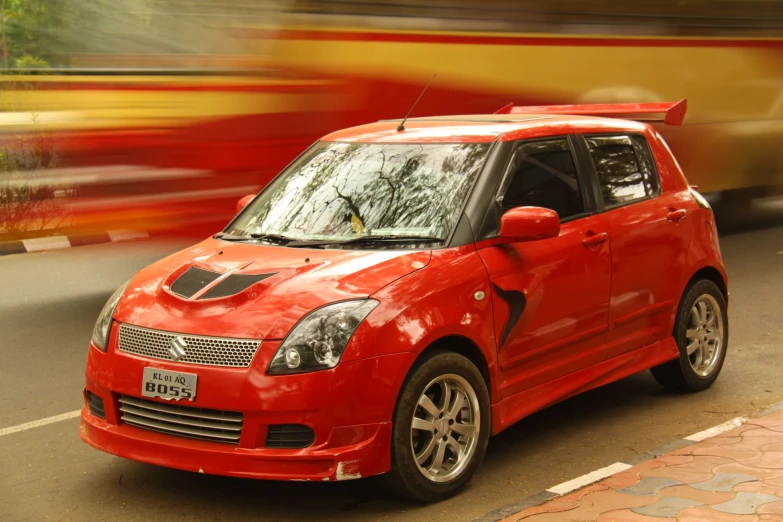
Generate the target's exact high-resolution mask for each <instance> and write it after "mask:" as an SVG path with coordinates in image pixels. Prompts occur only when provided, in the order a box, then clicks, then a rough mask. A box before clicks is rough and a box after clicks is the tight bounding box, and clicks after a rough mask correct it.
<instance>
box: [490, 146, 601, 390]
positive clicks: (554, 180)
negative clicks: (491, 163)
mask: <svg viewBox="0 0 783 522" xmlns="http://www.w3.org/2000/svg"><path fill="white" fill-rule="evenodd" d="M575 143H576V142H573V141H572V139H567V138H554V139H553V138H548V139H545V140H536V141H524V142H519V143H516V144H515V150H514V153H513V154H512V159H511V161H510V163H509V164H508V166H507V168H506V172H505V175H504V180H503V182H502V183H501V187H500V190H499V192H498V194H497V197H496V204H497V205H499V206H500V209H499V210H500V212H498V214H499V215H502V214H503V213H504V212H506V211H508V210H510V209H511V208H514V207H519V206H538V207H545V208H550V209H552V210H555V211H556V212H557V213H558V215H559V216H560V219H561V231H560V235H559V236H558V237H555V238H551V239H545V240H541V241H531V242H519V243H511V244H504V245H495V246H488V247H485V248H480V249H479V252H478V253H479V255H480V256H481V258H482V260H483V261H484V264H485V265H486V267H487V271H488V272H489V277H490V280H491V283H492V302H493V310H494V318H495V332H496V338H497V340H498V360H499V363H500V368H501V379H502V382H501V393H502V396H503V397H508V396H510V395H513V394H515V393H519V392H520V391H524V390H526V389H529V388H532V387H534V386H537V385H539V384H543V383H545V382H548V381H551V380H553V379H556V378H558V377H562V376H564V375H567V374H569V373H571V372H574V371H577V370H580V369H582V368H585V367H587V366H590V365H593V364H596V363H598V362H601V361H603V360H604V359H605V345H604V340H605V334H606V330H607V328H608V323H607V316H608V311H609V290H610V269H611V267H610V264H611V259H610V239H609V235H608V231H607V226H608V224H607V222H606V219H605V217H604V216H603V215H600V214H599V215H593V214H592V210H593V208H592V203H591V202H592V200H591V199H590V197H587V195H586V194H587V193H590V194H591V193H592V191H591V190H585V188H586V187H588V186H590V184H589V183H586V182H585V178H584V176H583V175H582V173H580V172H578V171H577V168H576V166H575V165H576V162H575V161H574V159H575V158H574V155H573V152H572V150H573V147H572V144H575ZM479 244H480V243H479Z"/></svg>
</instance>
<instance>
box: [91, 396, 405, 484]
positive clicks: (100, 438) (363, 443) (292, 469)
mask: <svg viewBox="0 0 783 522" xmlns="http://www.w3.org/2000/svg"><path fill="white" fill-rule="evenodd" d="M337 431H338V434H336V436H335V437H334V438H335V439H339V438H343V437H344V435H345V434H346V433H348V432H350V433H352V434H353V435H354V438H356V439H359V441H358V442H356V443H354V444H348V445H345V446H334V445H332V444H329V443H327V444H325V445H323V446H322V447H320V448H317V447H315V448H307V449H303V450H272V449H261V448H252V449H251V448H239V447H236V446H228V445H225V444H219V443H212V442H201V441H198V440H192V439H185V438H179V437H174V436H171V435H165V434H161V433H155V432H152V431H147V430H142V429H139V428H134V427H132V426H127V425H119V426H116V425H113V424H110V423H108V422H106V421H104V420H102V419H99V418H97V417H95V416H93V415H90V413H89V412H88V411H87V408H85V409H84V410H83V411H82V423H81V427H80V429H79V435H80V436H81V438H82V440H83V441H84V442H86V443H87V444H89V445H90V446H92V447H94V448H97V449H99V450H101V451H105V452H106V453H111V454H112V455H117V456H119V457H124V458H126V459H131V460H136V461H139V462H145V463H147V464H155V465H157V466H164V467H167V468H175V469H181V470H185V471H196V472H198V473H209V474H214V475H227V476H232V477H244V478H254V479H271V480H325V481H326V480H348V479H356V478H361V477H368V476H371V475H377V474H379V473H385V472H386V471H389V467H390V462H389V458H390V453H389V444H390V440H391V423H390V422H384V423H379V424H374V425H372V424H370V425H363V426H347V427H343V428H342V429H340V430H337ZM340 432H341V433H340ZM347 440H350V438H349V439H347Z"/></svg>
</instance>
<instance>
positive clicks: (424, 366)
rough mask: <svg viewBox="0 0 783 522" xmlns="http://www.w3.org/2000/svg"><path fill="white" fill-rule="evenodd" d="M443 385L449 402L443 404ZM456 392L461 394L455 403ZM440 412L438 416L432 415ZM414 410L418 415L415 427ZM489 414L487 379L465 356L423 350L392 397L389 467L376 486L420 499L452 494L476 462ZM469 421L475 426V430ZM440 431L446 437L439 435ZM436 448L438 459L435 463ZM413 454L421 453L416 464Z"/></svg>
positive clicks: (481, 455)
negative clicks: (439, 458)
mask: <svg viewBox="0 0 783 522" xmlns="http://www.w3.org/2000/svg"><path fill="white" fill-rule="evenodd" d="M447 387H448V388H449V392H448V397H449V402H450V405H449V406H450V408H446V407H445V406H444V399H446V392H445V389H446V388H447ZM424 396H426V397H428V398H429V399H430V401H431V403H432V404H429V403H428V402H427V401H426V400H425V399H424ZM460 396H464V399H463V400H462V401H461V405H462V406H461V408H460V409H457V408H456V407H455V405H456V403H457V401H458V400H459V397H460ZM420 401H422V402H424V403H425V405H426V406H427V408H426V409H425V408H424V407H422V406H420V405H419V402H420ZM433 408H434V409H433ZM428 410H429V411H428ZM441 413H443V418H442V419H440V418H439V417H438V416H437V415H440V414H441ZM433 414H435V415H433ZM414 416H416V418H417V419H418V420H417V421H416V423H417V425H418V426H419V428H418V429H416V430H414V429H413V424H414ZM490 416H491V409H490V400H489V393H488V391H487V385H486V382H485V381H484V378H483V377H482V376H481V372H479V370H478V368H476V366H475V365H474V364H473V363H472V362H470V360H469V359H467V358H466V357H463V356H462V355H459V354H457V353H453V352H446V351H440V350H438V351H433V352H431V353H425V354H424V355H423V356H422V357H421V358H420V359H419V360H418V361H417V362H416V364H414V366H413V368H411V371H410V372H409V374H408V376H407V378H406V379H405V383H404V384H403V386H402V389H401V391H400V395H399V397H398V398H397V406H396V408H395V410H394V417H393V419H392V421H393V422H392V424H393V428H392V441H391V471H390V472H389V473H386V474H384V475H381V476H380V477H379V481H380V483H381V486H383V487H384V489H386V491H388V492H390V493H392V494H393V495H395V496H398V497H402V498H405V499H407V500H413V501H416V502H422V503H430V502H438V501H441V500H445V499H447V498H449V497H452V496H454V495H456V494H457V493H459V492H460V490H462V489H463V488H464V487H465V486H466V485H467V483H468V482H469V481H470V479H471V478H472V477H473V474H474V473H475V472H476V470H477V469H478V467H479V466H480V465H481V461H482V459H483V458H484V454H485V453H486V450H487V443H488V442H489V435H490V430H491V425H492V423H491V419H490ZM477 417H478V419H476V418H477ZM430 421H433V422H430ZM455 425H459V426H460V429H459V431H460V432H457V431H453V430H454V426H455ZM422 426H430V427H429V428H428V429H422ZM471 426H473V427H475V426H477V427H478V433H475V429H472V428H471ZM444 431H445V433H446V435H445V436H446V437H448V439H447V440H448V442H446V441H444V439H443V438H442V437H443V436H444V435H443V434H444ZM455 445H458V447H459V450H458V451H457V450H456V447H457V446H455ZM441 447H442V448H443V449H442V450H441ZM428 450H429V452H428ZM441 451H442V453H443V456H442V462H443V465H442V466H437V462H436V459H437V458H438V456H439V453H440V452H441ZM416 455H419V457H420V459H423V460H421V461H420V462H421V464H419V463H417V461H416ZM425 457H426V458H425Z"/></svg>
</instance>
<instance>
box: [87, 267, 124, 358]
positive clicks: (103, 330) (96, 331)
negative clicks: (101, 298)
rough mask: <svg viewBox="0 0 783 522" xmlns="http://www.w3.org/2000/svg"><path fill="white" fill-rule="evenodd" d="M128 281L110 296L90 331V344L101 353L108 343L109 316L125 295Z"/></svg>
mask: <svg viewBox="0 0 783 522" xmlns="http://www.w3.org/2000/svg"><path fill="white" fill-rule="evenodd" d="M128 284H130V281H128V282H126V283H125V284H124V285H122V286H121V287H119V288H118V289H117V291H116V292H114V293H113V294H112V296H111V297H110V298H109V300H108V301H107V302H106V304H105V305H104V306H103V310H101V315H99V316H98V321H97V322H96V323H95V328H93V330H92V344H94V345H95V346H96V347H97V348H98V349H99V350H101V351H102V352H105V351H106V346H107V345H108V342H109V329H110V328H111V316H113V315H114V309H115V308H117V303H119V302H120V297H122V294H123V293H125V289H126V288H128Z"/></svg>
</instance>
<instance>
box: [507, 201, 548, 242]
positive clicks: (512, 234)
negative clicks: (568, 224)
mask: <svg viewBox="0 0 783 522" xmlns="http://www.w3.org/2000/svg"><path fill="white" fill-rule="evenodd" d="M559 234H560V218H559V217H558V215H557V212H555V211H554V210H550V209H548V208H541V207H516V208H512V209H511V210H509V211H508V212H506V213H505V214H503V217H501V218H500V237H501V238H503V239H506V240H508V241H537V240H539V239H549V238H550V237H557V236H558V235H559Z"/></svg>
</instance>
